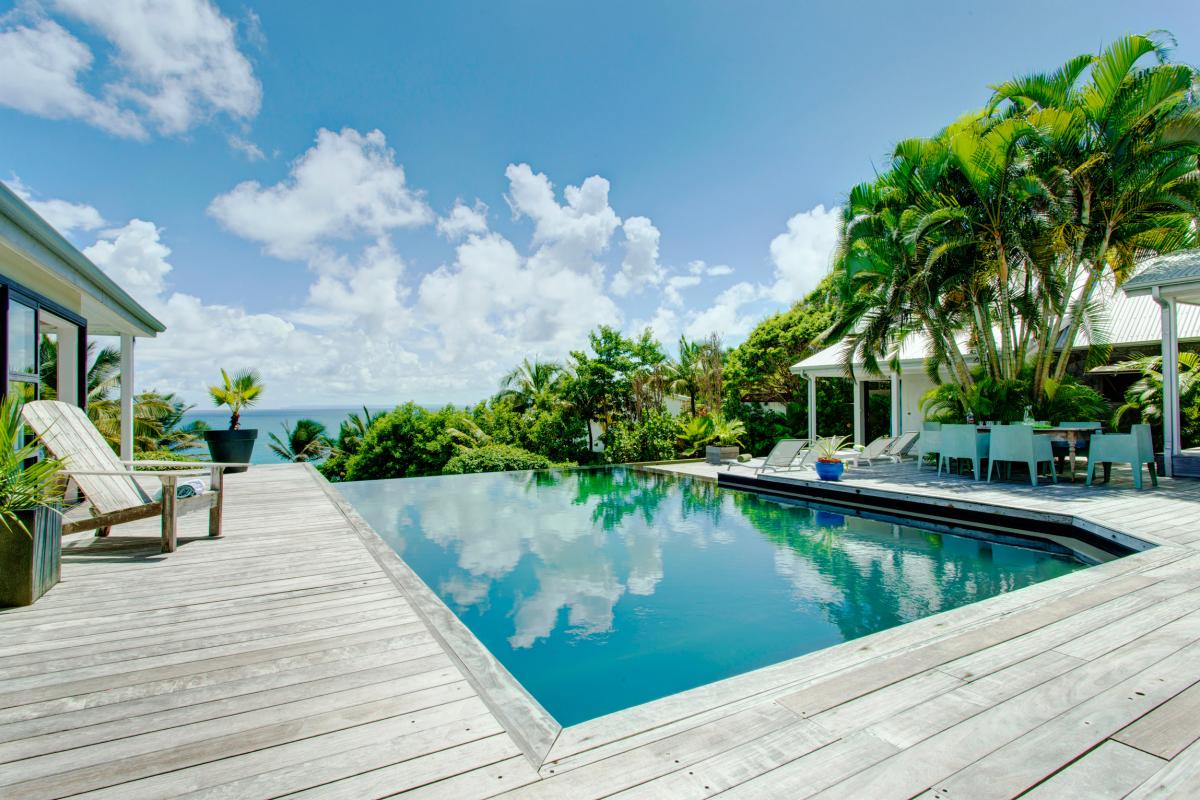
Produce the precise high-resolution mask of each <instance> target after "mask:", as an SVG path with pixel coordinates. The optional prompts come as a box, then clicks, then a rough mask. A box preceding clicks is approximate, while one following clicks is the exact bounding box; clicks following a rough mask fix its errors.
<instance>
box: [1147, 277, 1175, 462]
mask: <svg viewBox="0 0 1200 800" xmlns="http://www.w3.org/2000/svg"><path fill="white" fill-rule="evenodd" d="M1152 296H1153V297H1154V299H1155V301H1156V302H1157V303H1158V304H1159V306H1160V307H1161V308H1162V380H1163V400H1162V421H1163V474H1164V475H1166V476H1167V477H1171V475H1172V474H1174V472H1175V453H1177V452H1178V451H1179V345H1178V343H1177V341H1176V338H1175V337H1176V336H1177V335H1178V331H1177V328H1176V319H1175V310H1176V309H1175V301H1174V300H1168V299H1164V298H1163V297H1162V295H1161V294H1160V293H1159V290H1158V287H1155V288H1154V290H1153V291H1152Z"/></svg>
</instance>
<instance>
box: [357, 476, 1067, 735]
mask: <svg viewBox="0 0 1200 800" xmlns="http://www.w3.org/2000/svg"><path fill="white" fill-rule="evenodd" d="M337 487H338V489H339V490H340V491H341V492H342V493H343V495H344V496H345V497H346V498H347V499H348V500H349V501H350V502H351V503H352V504H353V505H354V506H355V508H356V509H357V510H358V512H359V513H360V514H362V516H363V517H364V518H365V519H366V520H367V521H368V522H369V523H370V524H371V526H372V527H373V528H374V529H375V531H376V532H378V533H379V535H380V536H381V537H383V539H384V540H385V541H387V542H388V544H389V545H390V546H391V547H392V548H394V549H395V551H396V552H397V553H398V554H399V555H400V556H401V557H402V558H403V559H404V560H405V561H406V562H407V563H408V564H409V566H410V567H412V569H413V570H414V571H415V572H416V573H417V574H418V575H419V576H420V577H421V579H422V580H424V581H425V583H427V584H428V585H429V586H430V587H431V588H432V589H433V591H434V592H436V593H437V595H438V596H440V597H441V598H442V600H443V601H444V602H445V603H446V605H448V606H449V607H450V608H451V609H452V610H453V611H454V612H455V613H456V614H457V615H458V617H459V618H460V619H461V620H462V621H463V622H464V623H465V624H466V626H467V627H468V628H469V629H470V630H471V632H472V633H474V635H475V636H476V637H477V638H478V639H479V640H480V641H481V642H482V643H483V644H484V645H485V646H486V647H487V648H488V649H489V650H490V651H491V652H492V654H493V655H494V656H495V657H496V658H497V659H498V660H499V661H500V662H501V663H502V664H504V666H505V667H506V668H507V669H508V671H509V672H511V673H512V675H513V677H515V678H516V679H517V680H518V681H520V683H521V684H522V685H523V686H524V687H525V688H526V689H527V690H528V691H529V693H530V694H532V695H533V696H534V698H535V699H537V701H538V702H539V703H541V705H542V706H543V707H544V708H545V709H546V710H547V711H548V712H549V713H550V714H551V715H552V716H553V717H554V718H555V719H556V720H557V721H558V722H559V724H561V725H563V726H567V725H573V724H575V723H578V722H582V721H584V720H588V719H592V718H594V717H597V716H601V715H603V714H608V713H610V712H613V711H618V710H621V709H624V708H629V707H631V706H634V705H638V704H640V703H644V702H647V701H649V700H654V699H656V698H659V697H664V696H666V695H669V694H674V693H675V692H680V691H684V690H686V689H691V688H693V687H696V686H701V685H703V684H706V683H711V682H712V681H716V680H721V679H723V678H728V677H730V676H733V675H737V674H740V673H743V672H747V671H749V670H753V669H757V668H759V667H764V666H768V665H770V664H774V663H778V662H780V661H784V660H786V659H789V658H793V657H795V656H800V655H803V654H805V653H810V652H812V651H814V650H820V649H822V648H825V647H829V646H831V645H835V644H839V643H841V642H845V641H849V640H851V639H856V638H858V637H860V636H865V635H867V634H870V633H875V632H877V631H881V630H884V629H886V628H891V627H893V626H896V625H900V624H903V623H906V622H911V621H913V620H916V619H920V618H921V617H925V616H928V615H930V614H934V613H937V612H939V611H945V610H947V609H951V608H956V607H958V606H962V605H966V604H968V603H973V602H976V601H978V600H983V599H986V598H988V597H993V596H995V595H998V594H1001V593H1003V592H1008V591H1012V590H1014V589H1019V588H1021V587H1024V586H1029V585H1031V584H1034V583H1038V582H1039V581H1044V580H1048V579H1050V578H1056V577H1058V576H1061V575H1065V574H1067V573H1070V572H1073V571H1075V570H1078V569H1084V568H1085V567H1086V565H1085V564H1083V563H1082V562H1080V561H1078V560H1076V559H1075V558H1073V557H1072V556H1071V555H1070V554H1068V553H1064V552H1051V551H1048V550H1042V549H1034V548H1032V547H1022V546H1016V545H1013V544H1007V543H1001V542H998V541H994V540H992V539H991V538H989V537H988V535H987V534H982V533H981V534H978V536H975V535H958V534H950V533H945V532H938V531H936V530H934V529H932V528H927V527H922V526H921V525H920V524H918V523H915V522H914V523H910V524H897V523H894V522H887V521H879V520H877V519H867V518H863V517H860V516H855V515H853V514H850V513H842V512H834V511H829V510H817V509H814V508H809V507H807V506H804V505H798V504H795V503H789V502H787V501H780V500H776V499H772V498H768V497H763V496H760V495H756V494H752V493H747V492H741V491H735V490H722V489H718V488H717V487H716V486H715V485H713V484H711V483H707V482H703V481H697V480H689V479H686V478H680V477H672V476H666V475H657V474H650V473H647V472H642V471H638V470H635V469H631V468H624V467H614V468H605V469H575V470H548V471H539V472H508V473H489V474H483V475H465V476H452V477H432V478H408V479H398V480H385V481H365V482H359V483H343V484H338V485H337Z"/></svg>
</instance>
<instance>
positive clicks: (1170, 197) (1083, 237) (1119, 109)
mask: <svg viewBox="0 0 1200 800" xmlns="http://www.w3.org/2000/svg"><path fill="white" fill-rule="evenodd" d="M1167 53H1168V50H1167V47H1166V45H1165V43H1164V42H1163V41H1159V40H1156V39H1155V38H1153V37H1152V36H1125V37H1122V38H1120V39H1118V40H1117V41H1115V42H1114V43H1113V44H1112V45H1110V46H1109V47H1108V48H1106V49H1105V50H1104V51H1103V52H1102V53H1100V54H1099V55H1098V56H1095V57H1092V56H1088V55H1083V56H1077V57H1076V58H1073V59H1071V60H1070V61H1068V62H1067V63H1066V64H1064V65H1063V66H1062V67H1061V68H1060V69H1059V70H1058V71H1056V72H1054V73H1049V74H1041V73H1035V74H1032V75H1026V76H1022V77H1019V78H1016V79H1014V80H1012V81H1010V82H1008V83H1006V84H1003V85H1001V86H999V87H997V90H996V95H995V97H994V98H993V100H992V104H991V106H992V108H997V107H999V108H1001V109H1002V110H1004V111H1006V112H1007V113H1013V114H1016V113H1020V114H1025V115H1027V116H1028V115H1030V114H1031V113H1032V114H1036V115H1037V119H1039V120H1041V121H1044V122H1050V123H1053V126H1054V127H1053V130H1054V131H1055V132H1062V133H1066V134H1067V135H1065V136H1058V137H1056V138H1055V144H1056V145H1057V146H1056V147H1055V148H1053V149H1050V150H1049V151H1048V153H1047V155H1048V156H1049V159H1048V161H1049V163H1050V165H1051V166H1052V167H1053V168H1055V169H1056V170H1057V171H1058V172H1059V173H1060V174H1061V175H1063V178H1064V182H1065V183H1067V184H1069V186H1070V188H1071V193H1072V199H1073V201H1074V202H1073V203H1072V204H1071V206H1070V209H1071V211H1072V212H1073V213H1072V215H1071V217H1070V219H1069V220H1068V221H1067V222H1068V223H1069V224H1066V225H1064V226H1063V230H1062V234H1063V235H1062V248H1061V250H1062V252H1061V255H1062V257H1063V275H1062V280H1063V285H1064V286H1065V287H1066V289H1067V290H1068V292H1070V291H1071V290H1073V289H1074V287H1075V285H1076V280H1077V278H1079V277H1082V278H1083V286H1082V289H1081V290H1080V291H1078V292H1077V293H1075V294H1074V295H1073V297H1072V298H1071V301H1070V302H1069V303H1067V304H1066V305H1064V307H1062V308H1060V309H1056V310H1057V311H1058V314H1057V315H1056V319H1055V322H1059V323H1065V326H1066V333H1065V336H1064V339H1063V342H1062V344H1063V346H1062V348H1061V350H1060V351H1059V354H1058V359H1057V364H1056V365H1055V366H1054V371H1053V380H1055V381H1061V380H1062V378H1063V376H1064V375H1065V373H1066V369H1067V363H1068V360H1069V357H1070V352H1071V348H1072V347H1073V345H1074V343H1075V339H1076V336H1077V335H1078V333H1079V331H1080V330H1085V329H1087V327H1088V325H1089V324H1090V321H1091V319H1092V318H1093V317H1094V316H1095V313H1094V309H1095V306H1094V305H1093V302H1092V301H1093V296H1094V292H1095V289H1096V287H1097V286H1099V285H1100V284H1101V282H1102V281H1103V280H1104V278H1105V277H1106V276H1111V277H1112V278H1113V279H1114V280H1116V282H1118V283H1119V282H1120V281H1122V280H1124V279H1125V278H1126V277H1127V276H1128V275H1129V273H1130V272H1131V271H1132V269H1133V266H1134V262H1135V258H1136V257H1138V256H1139V255H1144V254H1147V253H1164V252H1169V251H1171V250H1174V249H1178V248H1180V247H1184V246H1188V244H1189V243H1190V241H1189V240H1191V239H1192V238H1193V237H1194V232H1193V231H1192V229H1191V222H1192V220H1194V219H1195V218H1196V217H1197V186H1196V154H1197V145H1200V111H1198V109H1197V105H1196V97H1195V94H1194V88H1193V87H1194V85H1195V81H1196V79H1197V72H1196V70H1194V69H1193V68H1191V67H1188V66H1185V65H1182V64H1170V63H1167V62H1166V58H1167ZM1150 56H1153V57H1154V58H1155V61H1156V63H1154V64H1152V65H1150V66H1142V62H1143V61H1145V60H1146V59H1147V58H1148V57H1150ZM1052 327H1054V328H1055V331H1056V332H1057V328H1058V327H1059V326H1052ZM1045 344H1046V345H1049V344H1051V342H1049V341H1047V342H1046V343H1045ZM1041 352H1042V353H1044V354H1045V357H1044V358H1043V359H1042V361H1041V363H1039V364H1038V367H1039V370H1038V376H1039V379H1040V382H1042V383H1044V382H1045V380H1046V379H1048V378H1050V377H1051V373H1050V362H1051V360H1052V348H1051V347H1049V346H1044V347H1043V348H1042V350H1041Z"/></svg>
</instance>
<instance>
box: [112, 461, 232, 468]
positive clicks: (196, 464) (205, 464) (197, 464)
mask: <svg viewBox="0 0 1200 800" xmlns="http://www.w3.org/2000/svg"><path fill="white" fill-rule="evenodd" d="M121 463H122V464H124V465H125V466H134V467H136V466H139V465H142V466H147V467H192V468H195V469H210V468H212V467H221V468H223V469H227V468H229V467H248V466H250V465H249V464H245V463H241V464H239V463H237V462H236V461H155V460H153V459H147V460H145V461H122V462H121Z"/></svg>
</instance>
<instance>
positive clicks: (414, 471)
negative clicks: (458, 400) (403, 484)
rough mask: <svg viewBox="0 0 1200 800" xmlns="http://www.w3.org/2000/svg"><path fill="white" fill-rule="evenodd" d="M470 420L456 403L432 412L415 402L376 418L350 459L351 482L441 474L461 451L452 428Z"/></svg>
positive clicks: (348, 476)
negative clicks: (455, 406)
mask: <svg viewBox="0 0 1200 800" xmlns="http://www.w3.org/2000/svg"><path fill="white" fill-rule="evenodd" d="M464 419H466V421H467V422H470V420H469V418H468V417H467V414H466V412H464V411H460V410H458V409H456V408H454V407H452V406H446V407H445V408H443V409H441V410H439V411H429V410H427V409H424V408H422V407H421V406H418V405H416V404H415V403H405V404H404V405H402V406H398V407H397V408H396V409H395V410H394V411H390V412H388V413H387V414H385V415H383V416H382V417H380V418H379V419H377V420H375V422H374V424H372V425H371V428H370V430H369V431H367V435H366V437H365V438H364V439H363V441H362V444H361V445H360V446H359V449H358V452H357V453H355V454H354V455H353V456H351V457H350V458H349V460H347V461H346V468H345V478H346V480H350V481H361V480H373V479H379V478H412V477H417V476H420V475H437V474H440V473H441V471H442V467H444V466H445V465H446V462H447V461H449V460H450V459H451V458H452V457H453V456H454V455H455V453H456V452H457V450H458V448H457V446H456V444H455V438H454V435H453V434H452V433H451V430H453V429H456V428H458V427H460V426H464ZM464 427H465V426H464Z"/></svg>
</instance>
